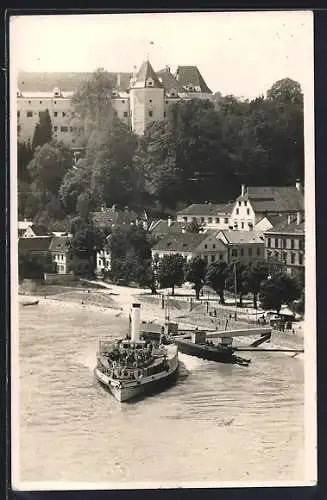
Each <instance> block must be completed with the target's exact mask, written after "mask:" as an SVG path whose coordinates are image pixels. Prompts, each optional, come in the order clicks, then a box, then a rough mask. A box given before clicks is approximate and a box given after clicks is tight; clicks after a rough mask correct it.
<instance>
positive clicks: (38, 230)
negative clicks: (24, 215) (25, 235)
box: [30, 224, 49, 236]
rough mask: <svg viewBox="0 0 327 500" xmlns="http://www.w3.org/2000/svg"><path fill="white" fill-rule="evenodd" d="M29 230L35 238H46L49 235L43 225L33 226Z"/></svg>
mask: <svg viewBox="0 0 327 500" xmlns="http://www.w3.org/2000/svg"><path fill="white" fill-rule="evenodd" d="M30 228H31V230H32V231H33V233H34V234H35V236H47V235H48V234H49V231H48V228H47V227H46V226H44V225H43V224H33V225H32V226H30Z"/></svg>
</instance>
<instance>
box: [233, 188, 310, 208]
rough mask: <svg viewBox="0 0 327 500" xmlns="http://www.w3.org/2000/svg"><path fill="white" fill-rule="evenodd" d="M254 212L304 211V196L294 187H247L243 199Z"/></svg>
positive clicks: (240, 197) (239, 198)
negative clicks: (248, 202)
mask: <svg viewBox="0 0 327 500" xmlns="http://www.w3.org/2000/svg"><path fill="white" fill-rule="evenodd" d="M243 198H244V199H246V200H250V202H251V205H252V206H253V209H254V210H255V211H256V212H297V211H303V210H304V196H303V194H302V193H301V192H300V191H299V190H298V189H297V188H296V187H295V186H271V187H270V186H267V187H263V186H249V187H248V188H247V189H246V192H245V195H244V197H242V196H239V197H238V198H237V200H241V199H243Z"/></svg>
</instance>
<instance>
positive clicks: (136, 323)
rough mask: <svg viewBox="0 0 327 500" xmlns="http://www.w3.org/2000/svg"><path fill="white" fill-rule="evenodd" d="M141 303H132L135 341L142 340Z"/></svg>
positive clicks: (132, 329) (133, 337)
mask: <svg viewBox="0 0 327 500" xmlns="http://www.w3.org/2000/svg"><path fill="white" fill-rule="evenodd" d="M140 308H141V305H140V304H133V305H132V318H131V319H132V328H131V332H132V334H131V337H132V340H133V341H134V342H137V341H138V340H140Z"/></svg>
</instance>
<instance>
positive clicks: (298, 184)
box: [295, 179, 302, 193]
mask: <svg viewBox="0 0 327 500" xmlns="http://www.w3.org/2000/svg"><path fill="white" fill-rule="evenodd" d="M295 187H296V189H297V190H298V191H300V193H302V184H301V181H300V179H296V183H295Z"/></svg>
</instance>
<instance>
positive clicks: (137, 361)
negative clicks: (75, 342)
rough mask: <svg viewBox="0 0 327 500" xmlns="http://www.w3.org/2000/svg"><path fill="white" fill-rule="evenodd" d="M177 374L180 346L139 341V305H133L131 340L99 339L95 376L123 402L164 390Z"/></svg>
mask: <svg viewBox="0 0 327 500" xmlns="http://www.w3.org/2000/svg"><path fill="white" fill-rule="evenodd" d="M177 371H178V346H177V345H173V344H171V345H162V344H161V343H160V342H159V344H158V345H156V344H155V343H153V342H151V341H145V340H141V339H140V304H133V307H132V315H131V338H130V339H129V338H125V339H118V340H115V341H111V340H105V339H100V340H99V348H98V352H97V365H96V367H95V369H94V374H95V377H96V378H97V380H98V381H99V382H100V383H101V384H102V385H104V386H105V387H106V388H107V389H109V391H110V392H111V394H112V395H113V396H114V397H115V398H116V399H117V400H118V401H120V402H124V401H128V400H130V399H132V398H135V397H137V396H139V395H142V394H143V395H145V394H146V393H150V392H154V391H156V390H160V389H165V388H166V387H167V386H168V385H170V383H171V382H172V381H173V380H174V378H175V377H176V375H177Z"/></svg>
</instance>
